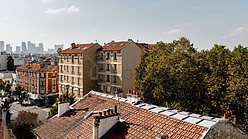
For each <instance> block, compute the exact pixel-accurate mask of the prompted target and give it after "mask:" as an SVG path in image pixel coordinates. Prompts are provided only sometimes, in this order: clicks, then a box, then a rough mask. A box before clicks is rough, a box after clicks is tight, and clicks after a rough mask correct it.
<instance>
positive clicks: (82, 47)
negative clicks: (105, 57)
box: [60, 43, 98, 54]
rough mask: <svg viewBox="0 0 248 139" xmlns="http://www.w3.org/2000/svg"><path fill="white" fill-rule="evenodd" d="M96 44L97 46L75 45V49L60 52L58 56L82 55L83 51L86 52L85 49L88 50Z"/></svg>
mask: <svg viewBox="0 0 248 139" xmlns="http://www.w3.org/2000/svg"><path fill="white" fill-rule="evenodd" d="M96 44H98V43H90V44H77V45H75V47H74V48H73V49H71V48H68V49H65V50H63V51H61V52H60V54H71V53H74V54H79V53H83V52H84V51H86V50H87V49H89V48H90V47H92V46H94V45H96Z"/></svg>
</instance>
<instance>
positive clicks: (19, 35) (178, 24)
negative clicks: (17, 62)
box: [0, 0, 248, 50]
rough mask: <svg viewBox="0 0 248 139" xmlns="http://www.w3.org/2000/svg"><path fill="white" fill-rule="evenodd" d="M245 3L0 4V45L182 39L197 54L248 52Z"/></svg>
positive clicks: (98, 0) (44, 0) (102, 0)
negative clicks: (245, 49) (217, 50)
mask: <svg viewBox="0 0 248 139" xmlns="http://www.w3.org/2000/svg"><path fill="white" fill-rule="evenodd" d="M247 6H248V1H247V0H238V1H233V0H207V1H202V0H125V1H124V0H122V1H121V0H0V40H3V41H5V44H11V46H12V47H13V50H15V46H20V45H21V41H25V42H27V41H31V42H32V43H35V44H36V46H38V43H40V42H42V43H43V44H44V48H45V50H47V49H48V48H49V49H52V48H54V44H64V47H65V48H67V47H70V44H71V43H72V42H74V43H76V44H81V43H91V42H98V43H99V44H101V45H103V44H104V43H107V42H110V41H112V40H115V41H126V40H127V39H129V38H131V39H133V40H134V41H137V40H139V42H145V43H152V44H154V43H156V42H158V41H163V42H172V41H173V40H176V39H179V38H180V37H186V38H188V39H189V40H190V41H191V42H192V43H193V44H194V47H195V48H197V49H198V50H203V49H211V48H212V47H213V45H214V44H219V45H226V46H227V48H229V49H233V48H234V47H235V46H238V45H239V44H241V45H243V46H248V18H247V17H248V16H247V15H248V8H247Z"/></svg>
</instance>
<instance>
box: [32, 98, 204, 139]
mask: <svg viewBox="0 0 248 139" xmlns="http://www.w3.org/2000/svg"><path fill="white" fill-rule="evenodd" d="M99 104H100V105H99ZM115 104H117V105H118V104H120V108H121V114H120V118H121V119H123V120H125V122H124V123H122V125H121V126H120V127H119V128H118V129H117V130H115V131H114V132H113V133H112V134H111V135H110V136H109V137H108V138H110V139H116V138H156V137H157V136H158V134H160V133H165V134H167V135H169V137H170V138H185V137H187V138H191V137H194V138H200V137H202V134H203V132H204V131H206V130H207V128H205V127H201V126H198V125H196V126H193V124H189V123H187V122H184V121H180V120H176V119H173V118H170V117H167V116H165V115H162V114H158V113H154V112H151V111H148V110H145V109H142V108H139V107H135V106H132V105H131V104H129V103H126V102H120V101H119V102H118V101H117V100H114V99H111V98H107V97H103V96H99V95H96V94H91V97H86V98H84V99H82V100H80V101H79V102H77V103H76V104H75V105H74V106H73V108H75V109H76V111H75V112H76V114H75V115H71V116H63V117H59V118H58V117H56V118H53V119H51V120H50V121H48V122H46V123H45V124H43V125H41V126H39V127H37V128H36V129H34V133H36V134H37V135H38V136H39V137H40V138H41V139H48V138H82V139H83V138H92V126H93V124H92V120H93V118H92V117H90V118H88V119H84V116H85V115H86V114H88V113H89V112H90V111H97V110H103V109H106V108H112V107H114V105H115ZM85 108H87V110H85V111H80V109H81V110H82V109H85ZM77 110H78V111H77ZM189 129H190V130H189ZM198 130H199V132H197V131H198Z"/></svg>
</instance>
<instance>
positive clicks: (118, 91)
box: [115, 88, 124, 97]
mask: <svg viewBox="0 0 248 139" xmlns="http://www.w3.org/2000/svg"><path fill="white" fill-rule="evenodd" d="M123 92H124V91H123V90H122V88H117V89H116V91H115V97H123Z"/></svg>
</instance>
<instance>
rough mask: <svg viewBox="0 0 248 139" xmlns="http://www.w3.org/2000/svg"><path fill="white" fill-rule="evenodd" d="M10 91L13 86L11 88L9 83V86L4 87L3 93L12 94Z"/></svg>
mask: <svg viewBox="0 0 248 139" xmlns="http://www.w3.org/2000/svg"><path fill="white" fill-rule="evenodd" d="M10 89H11V86H10V84H9V83H7V84H6V85H5V86H4V89H3V91H4V92H6V93H9V92H10Z"/></svg>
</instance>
